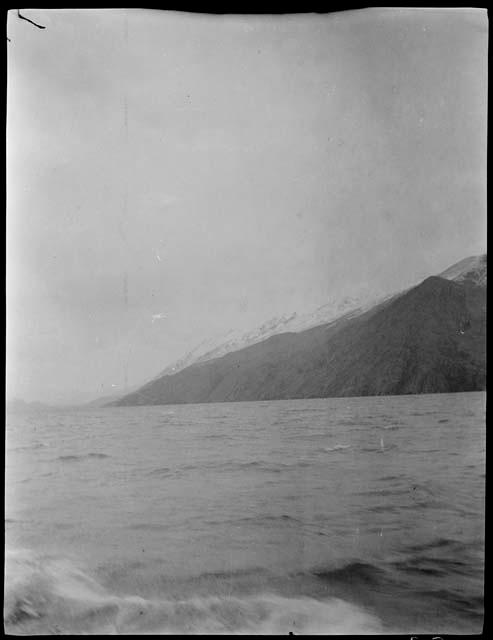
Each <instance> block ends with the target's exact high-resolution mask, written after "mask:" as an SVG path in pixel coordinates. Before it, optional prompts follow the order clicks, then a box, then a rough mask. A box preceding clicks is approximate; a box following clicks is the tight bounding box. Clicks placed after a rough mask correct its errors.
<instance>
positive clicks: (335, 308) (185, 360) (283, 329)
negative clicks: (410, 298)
mask: <svg viewBox="0 0 493 640" xmlns="http://www.w3.org/2000/svg"><path fill="white" fill-rule="evenodd" d="M383 299H384V297H383V296H380V297H379V298H376V297H375V296H374V295H372V294H371V293H368V294H366V295H364V296H361V297H358V298H356V297H350V296H345V297H344V298H342V299H341V300H330V301H329V302H327V303H326V304H324V305H322V306H320V307H318V308H317V309H315V310H314V311H312V312H310V313H297V312H294V313H292V314H291V315H283V316H280V317H275V318H271V319H270V320H268V321H266V322H264V323H263V324H262V325H261V326H259V327H257V328H255V329H253V330H251V331H248V332H246V333H242V332H237V331H230V332H229V333H228V334H226V335H223V336H221V337H217V338H211V339H210V340H204V341H203V342H201V343H200V344H199V345H197V347H195V348H194V349H193V350H192V351H190V352H188V353H187V354H186V355H184V356H183V357H182V358H180V359H179V360H177V361H176V362H174V363H173V364H170V365H169V366H167V367H166V369H164V370H163V371H162V372H161V373H160V374H159V375H158V376H156V377H155V378H154V380H157V379H158V378H160V377H161V376H164V375H172V374H174V373H178V372H179V371H181V370H183V369H186V368H187V367H189V366H190V365H192V364H195V363H198V362H206V361H207V360H213V359H214V358H220V357H221V356H224V355H226V354H227V353H230V352H231V351H238V350H240V349H243V348H244V347H249V346H251V345H253V344H256V343H258V342H263V341H264V340H267V338H270V337H271V336H273V335H277V334H280V333H290V332H299V331H303V330H306V329H311V328H312V327H316V326H319V325H321V324H327V323H328V322H332V321H334V320H336V319H338V318H340V317H342V316H344V315H347V314H359V313H362V312H363V311H364V310H366V309H367V308H370V307H372V306H374V305H375V304H377V302H378V301H381V300H383Z"/></svg>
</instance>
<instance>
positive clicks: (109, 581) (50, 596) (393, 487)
mask: <svg viewBox="0 0 493 640" xmlns="http://www.w3.org/2000/svg"><path fill="white" fill-rule="evenodd" d="M485 435H486V434H485V394H484V393H465V394H440V395H422V396H398V397H397V396H396V397H376V398H342V399H323V400H292V401H276V402H271V401H266V402H251V403H231V404H226V403H225V404H204V405H180V406H154V407H135V408H132V407H130V408H124V407H122V408H111V409H91V410H77V411H76V410H71V411H68V410H67V411H61V410H60V411H56V412H49V413H37V414H35V413H31V414H24V415H20V414H17V415H15V414H11V415H9V416H8V419H7V463H6V480H7V486H6V525H5V526H6V582H5V586H6V595H5V611H4V619H5V625H6V631H7V632H8V633H13V634H35V633H43V634H60V633H64V634H67V633H90V634H93V633H103V634H113V633H117V634H126V633H136V634H147V633H254V634H258V633H267V634H269V633H280V634H288V633H289V632H290V631H292V632H293V633H294V634H295V635H297V634H303V633H324V634H346V633H406V634H407V633H411V632H414V633H433V634H437V633H454V632H455V633H480V632H481V630H482V620H483V554H484V508H485V506H484V490H485Z"/></svg>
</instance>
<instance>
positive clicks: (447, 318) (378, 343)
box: [113, 256, 486, 406]
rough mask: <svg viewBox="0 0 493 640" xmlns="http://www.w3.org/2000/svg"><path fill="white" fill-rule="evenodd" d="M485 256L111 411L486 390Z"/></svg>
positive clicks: (186, 373) (169, 379) (182, 376)
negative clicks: (130, 407)
mask: <svg viewBox="0 0 493 640" xmlns="http://www.w3.org/2000/svg"><path fill="white" fill-rule="evenodd" d="M485 334H486V256H479V257H475V258H468V259H467V260H465V261H462V262H460V263H457V265H454V266H453V267H450V268H449V269H447V271H445V272H443V274H441V276H431V277H429V278H427V279H426V280H424V281H423V282H422V283H421V284H419V285H418V286H416V287H413V288H411V289H408V290H406V291H405V292H403V293H401V294H399V295H396V296H394V297H392V298H390V299H387V300H385V301H384V302H382V303H380V304H377V305H375V306H374V307H372V308H370V309H369V310H367V311H364V312H363V313H361V314H359V315H353V314H349V315H345V316H343V317H342V318H339V319H337V320H335V321H333V322H331V323H327V324H324V325H321V326H317V327H314V328H312V329H309V330H306V331H301V332H299V333H293V332H290V333H282V334H278V335H274V336H271V337H270V338H268V339H267V340H264V341H262V342H259V343H256V344H254V345H252V346H249V347H246V348H243V349H240V350H238V351H234V352H231V353H228V354H226V355H224V356H222V357H220V358H215V359H213V360H208V361H206V362H203V363H196V364H193V365H191V366H189V367H187V368H185V369H183V370H182V371H180V372H178V373H176V374H174V375H163V376H161V377H160V378H158V379H156V380H153V381H151V382H150V383H148V384H147V385H144V386H143V387H141V388H140V389H138V390H137V391H135V392H133V393H131V394H128V395H126V396H125V397H123V398H121V399H120V400H119V401H117V402H116V403H113V405H118V406H125V405H142V404H182V403H201V402H225V401H245V400H271V399H282V398H313V397H335V396H365V395H390V394H414V393H441V392H454V391H474V390H482V389H485V385H486V364H485Z"/></svg>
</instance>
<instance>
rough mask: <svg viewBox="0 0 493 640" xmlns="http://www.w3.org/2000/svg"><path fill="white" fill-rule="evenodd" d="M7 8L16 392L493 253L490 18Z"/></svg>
mask: <svg viewBox="0 0 493 640" xmlns="http://www.w3.org/2000/svg"><path fill="white" fill-rule="evenodd" d="M23 15H25V16H26V17H28V18H29V19H31V20H33V21H34V22H37V23H38V24H40V25H42V26H44V27H45V29H38V28H36V27H35V26H34V25H31V24H30V23H28V22H27V21H24V20H20V19H19V18H18V17H17V13H16V12H9V16H8V25H7V34H8V37H9V38H10V42H7V47H8V94H7V395H8V397H16V398H23V399H24V400H27V401H35V400H37V401H43V402H48V403H71V402H82V401H88V400H92V399H94V398H96V397H99V396H105V395H108V394H110V395H111V394H115V393H123V391H124V390H125V389H129V388H131V387H134V386H136V385H140V384H142V383H144V382H146V381H147V380H149V379H150V378H152V377H153V376H155V375H156V374H158V373H159V371H161V370H162V369H163V368H164V367H166V366H167V365H169V364H171V363H172V362H174V361H175V360H176V359H178V358H180V357H181V356H183V355H184V354H185V353H187V352H188V351H190V350H191V349H193V348H194V347H195V346H196V345H197V344H199V343H200V342H201V341H203V340H205V339H208V338H211V337H214V336H220V335H222V334H227V333H228V332H229V331H230V330H231V329H235V330H241V331H243V330H245V331H247V330H250V329H253V328H255V327H256V326H258V325H260V324H262V323H263V322H264V321H266V320H268V319H270V318H271V317H273V316H277V315H281V314H291V313H292V312H294V311H297V312H305V311H310V310H312V309H314V308H316V307H318V306H320V305H322V304H325V303H326V302H327V301H328V300H337V299H339V298H342V297H344V296H347V295H356V296H357V295H359V294H361V293H362V292H364V293H366V294H367V293H368V291H370V292H372V293H373V292H375V294H376V295H379V294H380V293H390V292H393V291H398V290H401V289H403V288H404V287H406V286H410V285H412V284H417V283H418V282H419V281H420V280H422V279H424V278H425V277H427V276H429V275H432V274H436V273H439V272H440V271H443V270H444V269H446V268H447V267H448V266H450V265H451V264H453V263H454V262H457V261H459V260H461V259H463V258H465V257H467V256H470V255H476V254H480V253H484V252H485V251H486V118H487V115H486V104H487V46H488V42H487V37H488V36H487V28H488V25H487V15H486V11H485V10H480V9H452V10H444V9H441V10H440V9H436V10H435V9H427V10H426V9H423V10H417V9H414V10H413V9H407V10H405V9H369V10H360V11H348V12H339V13H334V14H327V15H323V14H294V15H284V16H281V15H279V16H255V15H249V16H247V15H244V16H239V15H238V16H235V15H229V16H215V15H205V14H204V15H202V14H193V13H178V12H164V11H152V10H140V9H135V10H84V9H82V10H58V9H56V10H47V9H36V10H28V9H26V10H24V11H23Z"/></svg>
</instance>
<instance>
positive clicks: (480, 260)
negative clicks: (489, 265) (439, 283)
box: [438, 254, 486, 286]
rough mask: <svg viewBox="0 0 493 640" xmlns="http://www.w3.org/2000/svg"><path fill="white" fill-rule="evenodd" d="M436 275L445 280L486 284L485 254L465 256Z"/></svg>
mask: <svg viewBox="0 0 493 640" xmlns="http://www.w3.org/2000/svg"><path fill="white" fill-rule="evenodd" d="M438 275H439V277H440V278H445V279H446V280H454V281H455V282H464V281H465V280H469V281H471V282H473V283H474V284H477V285H480V286H486V254H483V255H481V256H471V257H470V258H465V259H464V260H461V261H460V262H457V263H456V264H453V265H452V266H451V267H449V268H448V269H446V270H445V271H443V272H442V273H440V274H438Z"/></svg>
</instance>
